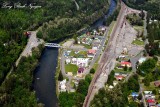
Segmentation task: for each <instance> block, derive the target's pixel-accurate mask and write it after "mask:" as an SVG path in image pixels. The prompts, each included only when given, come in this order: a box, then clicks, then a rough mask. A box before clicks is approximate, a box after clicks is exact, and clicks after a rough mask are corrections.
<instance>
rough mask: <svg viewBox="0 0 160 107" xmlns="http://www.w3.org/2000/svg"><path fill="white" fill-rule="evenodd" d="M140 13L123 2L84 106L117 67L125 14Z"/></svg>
mask: <svg viewBox="0 0 160 107" xmlns="http://www.w3.org/2000/svg"><path fill="white" fill-rule="evenodd" d="M133 12H136V13H139V11H138V10H133V9H131V8H128V7H127V6H126V5H125V4H124V3H123V2H122V3H121V10H120V13H119V15H118V18H117V22H116V25H115V27H114V28H113V31H112V33H111V36H110V39H109V42H108V44H107V48H106V50H105V52H104V54H103V56H102V60H101V61H100V66H99V68H98V70H97V72H96V73H95V76H94V78H93V80H92V82H91V84H90V86H89V90H88V94H87V96H86V98H85V101H84V104H83V107H89V104H90V101H91V100H92V99H93V97H94V95H95V94H96V93H97V92H98V90H99V89H100V88H102V87H104V83H105V82H106V81H107V78H108V75H109V74H110V71H111V70H112V69H114V67H115V59H116V56H117V55H116V54H117V52H116V44H117V41H118V39H117V38H119V36H123V35H124V32H125V24H124V23H125V15H127V14H130V13H133Z"/></svg>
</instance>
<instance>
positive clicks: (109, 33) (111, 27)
mask: <svg viewBox="0 0 160 107" xmlns="http://www.w3.org/2000/svg"><path fill="white" fill-rule="evenodd" d="M115 23H116V21H113V22H112V23H111V25H110V29H109V31H108V35H107V40H106V42H105V45H107V43H108V40H109V38H110V35H111V32H112V30H113V28H114V25H115Z"/></svg>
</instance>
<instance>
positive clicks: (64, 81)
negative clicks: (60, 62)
mask: <svg viewBox="0 0 160 107" xmlns="http://www.w3.org/2000/svg"><path fill="white" fill-rule="evenodd" d="M59 85H60V86H59V89H60V92H66V79H64V80H63V81H60V83H59Z"/></svg>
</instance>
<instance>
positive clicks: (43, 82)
mask: <svg viewBox="0 0 160 107" xmlns="http://www.w3.org/2000/svg"><path fill="white" fill-rule="evenodd" d="M115 7H116V3H115V1H114V0H111V4H110V7H109V11H108V12H107V13H106V15H104V17H102V18H100V19H99V20H97V21H96V22H95V23H94V24H93V25H92V26H91V28H96V27H98V26H101V25H103V22H104V21H105V20H106V18H107V17H108V15H111V14H112V13H113V11H114V9H115ZM57 57H58V49H57V48H45V49H44V51H43V53H42V56H41V58H40V64H39V66H38V67H37V68H36V71H35V74H34V90H35V91H36V97H37V101H38V102H41V103H43V104H45V107H56V106H57V104H58V99H57V96H56V82H55V78H54V77H55V71H56V66H57Z"/></svg>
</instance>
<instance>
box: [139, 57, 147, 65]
mask: <svg viewBox="0 0 160 107" xmlns="http://www.w3.org/2000/svg"><path fill="white" fill-rule="evenodd" d="M144 61H146V58H145V57H142V58H140V59H139V60H138V62H139V64H142V63H143V62H144Z"/></svg>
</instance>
